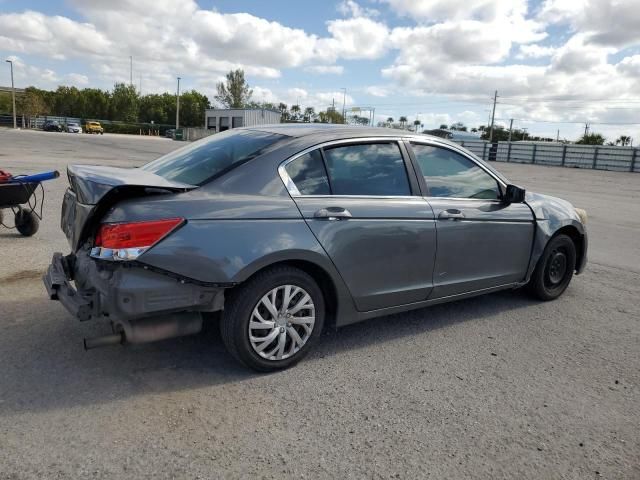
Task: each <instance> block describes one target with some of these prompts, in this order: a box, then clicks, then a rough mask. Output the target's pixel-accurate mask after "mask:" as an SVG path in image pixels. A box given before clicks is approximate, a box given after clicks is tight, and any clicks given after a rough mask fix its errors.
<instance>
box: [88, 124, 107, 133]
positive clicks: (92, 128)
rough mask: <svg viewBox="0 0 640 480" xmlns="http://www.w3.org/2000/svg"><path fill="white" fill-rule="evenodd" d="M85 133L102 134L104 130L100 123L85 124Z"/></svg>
mask: <svg viewBox="0 0 640 480" xmlns="http://www.w3.org/2000/svg"><path fill="white" fill-rule="evenodd" d="M84 132H85V133H99V134H100V135H103V134H104V128H102V125H100V122H87V123H86V124H85V126H84Z"/></svg>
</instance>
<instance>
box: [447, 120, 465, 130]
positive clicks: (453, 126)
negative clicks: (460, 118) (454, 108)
mask: <svg viewBox="0 0 640 480" xmlns="http://www.w3.org/2000/svg"><path fill="white" fill-rule="evenodd" d="M449 128H450V129H451V130H457V131H459V132H466V131H467V127H466V126H465V124H464V123H462V122H456V123H452V124H451V127H449Z"/></svg>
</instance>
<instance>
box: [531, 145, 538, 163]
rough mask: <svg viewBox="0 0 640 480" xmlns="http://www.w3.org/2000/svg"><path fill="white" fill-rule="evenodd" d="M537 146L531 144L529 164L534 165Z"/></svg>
mask: <svg viewBox="0 0 640 480" xmlns="http://www.w3.org/2000/svg"><path fill="white" fill-rule="evenodd" d="M537 147H538V144H537V143H534V144H533V152H532V154H531V163H536V150H537Z"/></svg>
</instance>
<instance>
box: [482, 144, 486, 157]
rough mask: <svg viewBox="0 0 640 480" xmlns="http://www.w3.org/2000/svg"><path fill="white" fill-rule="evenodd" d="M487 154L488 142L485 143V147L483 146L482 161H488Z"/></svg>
mask: <svg viewBox="0 0 640 480" xmlns="http://www.w3.org/2000/svg"><path fill="white" fill-rule="evenodd" d="M486 152H487V142H484V145H482V160H486V158H484V156H485V154H486Z"/></svg>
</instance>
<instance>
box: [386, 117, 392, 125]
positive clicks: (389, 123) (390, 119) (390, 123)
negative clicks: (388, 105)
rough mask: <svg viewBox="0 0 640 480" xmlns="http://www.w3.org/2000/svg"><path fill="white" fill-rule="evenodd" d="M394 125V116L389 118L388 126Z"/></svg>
mask: <svg viewBox="0 0 640 480" xmlns="http://www.w3.org/2000/svg"><path fill="white" fill-rule="evenodd" d="M391 125H393V117H389V118H387V127H391Z"/></svg>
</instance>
